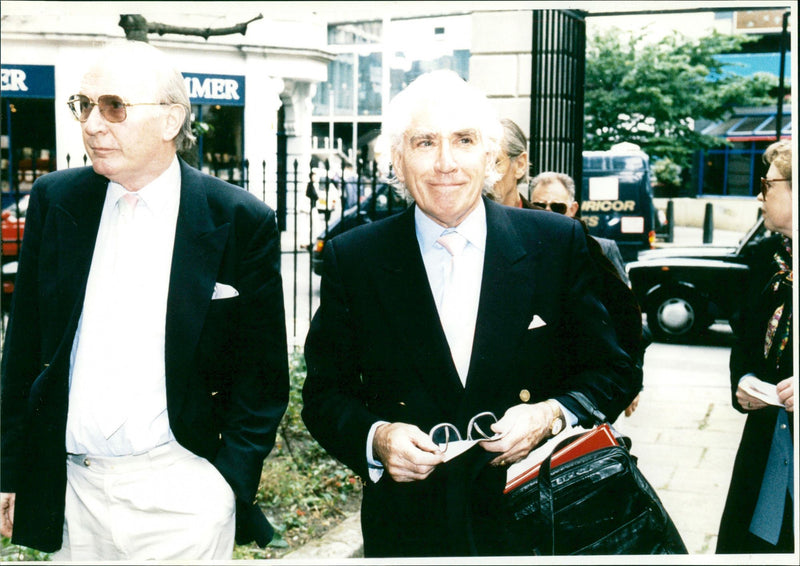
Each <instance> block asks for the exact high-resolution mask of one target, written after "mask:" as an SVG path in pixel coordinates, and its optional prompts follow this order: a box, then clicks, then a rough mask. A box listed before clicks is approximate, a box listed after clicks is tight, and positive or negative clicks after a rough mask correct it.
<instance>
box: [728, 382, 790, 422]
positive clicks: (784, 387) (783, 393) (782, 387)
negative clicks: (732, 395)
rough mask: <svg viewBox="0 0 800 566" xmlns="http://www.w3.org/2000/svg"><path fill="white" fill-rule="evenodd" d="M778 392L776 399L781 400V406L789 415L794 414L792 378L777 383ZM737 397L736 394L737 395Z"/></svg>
mask: <svg viewBox="0 0 800 566" xmlns="http://www.w3.org/2000/svg"><path fill="white" fill-rule="evenodd" d="M775 390H776V391H777V392H778V399H780V400H781V403H783V406H784V407H785V408H786V410H787V411H788V412H790V413H793V412H794V376H792V377H787V378H786V379H784V380H783V381H779V382H778V385H776V386H775ZM737 396H738V394H737Z"/></svg>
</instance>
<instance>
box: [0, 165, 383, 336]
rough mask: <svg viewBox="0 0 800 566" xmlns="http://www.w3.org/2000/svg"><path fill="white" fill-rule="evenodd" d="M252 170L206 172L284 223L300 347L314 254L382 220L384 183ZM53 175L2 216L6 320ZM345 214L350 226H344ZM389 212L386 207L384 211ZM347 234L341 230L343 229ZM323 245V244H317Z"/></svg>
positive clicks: (12, 196)
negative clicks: (26, 237) (32, 220)
mask: <svg viewBox="0 0 800 566" xmlns="http://www.w3.org/2000/svg"><path fill="white" fill-rule="evenodd" d="M65 161H66V163H67V165H68V166H72V167H74V166H82V165H86V164H87V163H88V159H87V157H86V156H85V155H84V156H83V157H82V158H79V159H78V163H77V164H76V163H75V161H76V160H75V159H74V158H73V157H71V156H69V155H68V156H66V157H65ZM252 166H253V165H252V164H251V163H250V162H249V161H247V160H245V161H243V162H241V163H236V164H232V163H220V164H217V165H216V166H215V164H213V163H206V164H204V166H203V170H204V171H206V172H207V173H209V174H211V175H214V176H216V177H219V178H221V179H223V180H226V181H228V182H230V183H232V184H235V185H238V186H240V187H242V188H243V189H245V190H247V191H249V192H251V193H253V194H255V196H256V197H258V198H260V200H262V201H264V202H266V203H268V204H270V206H272V207H273V208H274V209H275V211H276V215H277V218H278V226H279V229H280V235H281V256H282V257H281V274H282V277H283V280H284V296H285V307H286V315H287V333H288V335H289V341H290V344H295V345H299V344H300V343H301V341H302V340H303V339H304V337H305V329H306V328H307V327H308V325H309V324H310V321H311V318H312V316H313V313H314V310H315V309H316V307H317V305H318V301H319V298H318V297H319V291H318V290H319V277H318V276H317V275H316V274H315V272H314V261H312V255H314V254H315V245H316V247H317V250H316V253H317V255H319V253H320V252H321V249H320V246H321V245H322V242H324V241H325V237H326V235H327V234H328V232H329V231H331V230H332V231H334V233H335V231H336V228H337V226H338V224H339V223H342V224H343V225H344V224H347V226H348V227H350V226H352V225H357V224H359V223H366V222H369V221H371V220H372V219H374V218H375V217H376V199H374V198H373V199H370V198H369V196H370V195H372V194H374V193H375V192H376V188H377V187H378V186H379V183H381V184H382V185H384V184H385V183H382V182H381V181H380V179H379V175H378V171H377V163H375V162H371V161H370V162H366V161H365V160H359V161H358V164H357V166H356V168H355V169H352V168H349V167H338V168H334V167H332V166H331V164H330V162H329V161H325V162H319V161H318V160H316V159H315V160H312V161H311V162H310V163H309V164H308V166H307V168H306V169H305V171H308V172H309V173H302V172H301V168H300V164H299V162H298V161H297V159H295V160H293V161H292V163H291V165H290V166H289V167H285V166H282V165H281V164H280V163H279V165H278V167H277V168H276V170H275V174H274V175H273V176H270V175H268V174H267V169H268V164H267V160H262V161H261V162H260V163H258V164H256V165H255V166H256V167H258V168H259V169H260V172H261V174H260V183H259V185H258V186H253V183H252V181H251V175H250V168H251V167H252ZM48 172H49V171H47V170H44V171H40V172H39V173H40V174H39V173H37V174H35V175H33V176H29V177H28V178H26V179H25V180H24V182H22V183H20V182H17V183H12V184H13V185H14V187H13V191H10V192H7V193H5V194H4V197H6V198H5V201H4V209H3V210H4V213H3V228H2V236H3V241H2V267H3V270H2V277H1V278H0V281H2V287H3V293H2V298H1V299H0V300H1V301H2V312H3V315H4V316H3V323H2V328H0V331H4V329H5V315H6V314H7V313H8V309H9V306H10V299H11V295H12V293H13V284H14V279H15V275H16V269H15V267H16V266H15V262H16V260H17V259H18V253H19V248H20V245H21V241H22V237H23V234H24V220H23V221H19V220H18V219H24V216H25V208H26V196H27V194H28V193H29V188H30V186H31V185H32V184H33V181H35V179H36V178H38V177H39V176H41V175H42V174H46V173H48ZM393 202H394V201H393V200H392V199H389V200H388V214H392V213H393V212H396V211H397V210H393V209H392V203H393ZM345 211H346V216H347V219H348V220H349V221H348V222H347V223H344V222H342V220H341V219H342V216H343V213H345ZM383 213H384V214H385V213H386V210H385V209H384V210H383ZM339 229H341V227H339ZM318 240H319V242H320V243H319V244H317V241H318Z"/></svg>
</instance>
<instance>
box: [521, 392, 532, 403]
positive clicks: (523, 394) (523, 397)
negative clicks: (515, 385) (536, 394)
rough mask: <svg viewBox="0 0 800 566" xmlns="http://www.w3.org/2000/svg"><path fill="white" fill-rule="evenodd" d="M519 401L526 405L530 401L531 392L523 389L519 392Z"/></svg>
mask: <svg viewBox="0 0 800 566" xmlns="http://www.w3.org/2000/svg"><path fill="white" fill-rule="evenodd" d="M519 400H520V401H522V402H523V403H527V402H528V401H530V400H531V392H530V391H528V390H527V389H523V390H522V391H520V392H519Z"/></svg>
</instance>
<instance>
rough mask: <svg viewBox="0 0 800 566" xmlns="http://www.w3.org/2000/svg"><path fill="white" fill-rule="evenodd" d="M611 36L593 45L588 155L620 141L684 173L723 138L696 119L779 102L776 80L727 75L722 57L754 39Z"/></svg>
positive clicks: (615, 33) (590, 51)
mask: <svg viewBox="0 0 800 566" xmlns="http://www.w3.org/2000/svg"><path fill="white" fill-rule="evenodd" d="M645 37H646V36H645V32H644V31H641V32H640V33H639V34H635V33H628V32H622V31H620V30H618V29H612V30H609V31H607V32H605V33H602V34H598V35H596V36H594V37H592V38H590V39H589V41H588V45H587V50H586V90H585V137H584V149H587V150H606V149H609V148H610V147H611V146H612V145H614V144H616V143H620V142H631V143H635V144H637V145H639V146H640V147H641V148H642V149H643V150H644V151H645V152H647V153H648V154H649V155H651V156H652V157H654V158H656V159H658V158H669V159H671V160H672V162H674V163H675V164H677V165H678V166H680V167H687V166H689V164H690V163H691V158H692V155H693V153H694V152H695V151H696V150H698V149H706V148H709V147H718V146H719V145H720V139H719V138H716V137H710V136H704V135H702V134H700V132H698V131H696V130H695V129H694V124H695V121H697V120H720V119H723V118H725V117H726V115H727V114H728V113H729V112H730V111H731V109H732V108H733V107H734V106H761V105H765V104H771V103H774V102H775V101H774V99H773V98H772V97H770V96H769V94H768V93H769V90H770V89H771V88H773V87H774V86H775V85H776V84H777V78H776V77H774V76H773V75H770V74H766V73H765V74H757V75H755V76H752V77H741V76H738V75H733V74H731V73H724V72H723V69H722V64H721V63H720V62H719V61H717V60H716V58H715V56H716V55H719V54H723V53H732V52H735V51H739V50H740V49H741V46H742V45H743V44H744V43H745V42H747V41H750V40H749V38H746V37H743V36H740V35H736V36H732V35H724V34H720V33H717V32H713V33H712V34H711V35H709V36H706V37H703V38H699V39H688V38H686V37H684V36H683V35H682V34H680V33H679V32H673V33H672V34H671V35H668V36H667V37H665V38H664V39H662V40H661V41H659V42H657V43H646V42H645V41H644V39H645Z"/></svg>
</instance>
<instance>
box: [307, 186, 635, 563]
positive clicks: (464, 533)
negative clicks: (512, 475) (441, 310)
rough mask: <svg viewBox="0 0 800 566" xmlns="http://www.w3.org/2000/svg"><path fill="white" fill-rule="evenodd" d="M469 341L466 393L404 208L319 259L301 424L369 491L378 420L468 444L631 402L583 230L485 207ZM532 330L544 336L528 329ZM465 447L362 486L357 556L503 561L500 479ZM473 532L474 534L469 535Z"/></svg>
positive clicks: (554, 218)
mask: <svg viewBox="0 0 800 566" xmlns="http://www.w3.org/2000/svg"><path fill="white" fill-rule="evenodd" d="M484 202H485V205H486V219H487V228H488V232H487V240H486V252H485V259H484V270H483V280H482V287H481V294H480V303H479V309H478V316H477V324H476V332H475V339H474V344H473V350H472V357H471V363H470V368H469V372H468V377H467V384H466V387H463V386H462V385H461V382H460V380H459V377H458V374H457V372H456V369H455V367H454V365H453V362H452V359H451V357H450V351H449V348H448V346H447V341H446V338H445V336H444V332H443V330H442V327H441V324H440V322H439V318H438V315H437V311H436V306H435V303H434V299H433V295H432V293H431V290H430V286H429V284H428V279H427V275H426V272H425V267H424V265H423V262H422V257H421V255H420V251H419V246H418V243H417V239H416V235H415V228H414V212H413V210H414V209H413V207H412V208H410V209H409V210H407V211H405V212H404V213H402V214H400V215H397V216H394V217H391V218H389V219H386V220H383V221H380V222H375V223H372V224H370V225H367V226H364V227H361V228H357V229H354V230H351V231H349V232H347V233H345V234H343V235H341V236H339V237H337V238H334V239H333V240H331V241H330V242H329V243H328V244H327V245H326V247H325V252H324V253H325V259H324V265H325V272H324V274H323V277H322V286H321V303H320V307H319V310H318V311H317V313H316V315H315V316H314V319H313V321H312V325H311V329H310V331H309V334H308V337H307V340H306V347H305V354H306V361H307V365H308V376H307V378H306V382H305V386H304V391H303V393H304V408H303V418H304V421H305V423H306V425H307V427H308V429H309V430H310V431H311V433H312V435H314V437H315V438H316V439H317V440H318V441H319V442H320V443H321V444H322V446H323V447H324V448H325V449H326V450H328V451H329V452H330V453H331V454H333V455H334V456H335V457H336V458H338V459H339V460H341V461H342V462H344V463H345V464H347V465H348V466H349V467H350V468H352V469H353V470H354V471H356V472H357V473H358V474H360V475H361V476H362V477H364V478H367V477H368V468H367V460H366V442H367V435H368V432H369V429H370V427H371V426H372V424H373V423H375V422H376V421H378V420H385V421H390V422H394V421H400V422H405V423H411V424H414V425H417V426H418V427H419V428H421V429H422V430H423V431H427V430H429V429H430V428H431V427H433V426H434V425H435V424H437V423H441V422H449V423H453V424H455V425H456V426H458V427H460V428H461V429H462V433H463V434H465V433H466V431H465V430H464V428H466V425H467V422H468V421H469V419H470V418H471V417H472V416H473V415H475V414H477V413H479V412H482V411H487V410H488V411H493V412H494V413H495V415H497V416H498V418H499V417H501V416H502V415H503V414H504V412H505V411H506V409H508V408H509V407H511V406H513V405H516V404H519V403H521V402H522V401H521V398H523V399H524V398H525V397H526V393H525V392H527V393H528V394H529V395H530V402H531V403H534V402H538V401H542V400H544V399H548V398H556V399H558V400H559V401H561V402H562V403H564V405H565V406H567V408H569V409H570V410H572V411H573V412H574V413H575V414H576V415H578V416H579V417H580V418H582V419H588V415H586V414H585V413H584V412H583V411H582V410H581V409H580V407H578V406H576V405H575V403H573V402H571V400H570V399H569V398H567V397H564V394H565V393H566V392H568V391H572V390H576V391H581V392H583V393H585V394H586V395H587V396H588V397H589V398H590V399H591V400H593V401H594V402H595V404H596V405H597V406H598V408H599V409H600V410H601V411H603V412H604V413H605V414H606V415H609V416H610V417H612V418H614V417H616V415H618V414H619V413H620V412H621V411H622V410H624V408H625V407H626V406H627V404H628V403H629V402H630V400H631V399H632V398H633V397H634V396H635V395H636V392H638V390H639V388H640V386H641V372H640V371H639V370H638V369H637V368H636V367H635V365H634V364H633V362H632V360H631V359H630V357H629V356H628V355H627V354H626V353H625V352H624V351H623V350H622V349H621V348H620V347H619V346H618V344H617V342H616V339H615V334H614V330H613V327H612V326H611V325H610V324H609V319H608V314H607V313H606V311H605V309H604V308H603V306H602V304H601V303H600V301H599V300H598V298H597V297H596V296H595V293H594V289H595V286H596V284H597V273H596V271H595V268H594V264H593V262H592V260H591V258H590V256H589V253H588V251H587V248H586V238H585V235H584V232H583V229H582V227H581V225H580V224H579V223H578V222H576V221H574V220H571V219H568V218H566V217H563V216H560V215H555V214H550V213H547V212H543V211H531V210H522V209H516V208H510V207H504V206H501V205H498V204H495V203H493V202H490V201H488V200H484ZM534 315H538V316H539V317H540V318H541V319H542V320H543V321H544V322H545V325H544V326H541V327H539V328H534V329H529V326H530V325H531V322H532V319H533V317H534ZM490 458H491V456H490V455H489V454H488V453H486V452H485V451H483V450H482V449H480V447H475V448H473V449H472V450H470V451H469V452H468V453H467V454H465V455H462V456H459V457H458V458H456V459H454V460H452V461H451V462H448V463H447V464H444V465H442V466H440V467H439V468H438V469H437V470H436V471H435V472H434V473H433V474H432V475H431V476H429V478H428V479H426V480H424V481H421V482H413V483H395V482H393V481H392V479H391V478H390V477H389V476H388V474H387V475H384V477H383V478H382V479H381V480H380V481H379V482H377V483H372V482H371V481H369V480H366V487H365V491H364V499H363V504H362V529H363V534H364V545H365V547H364V548H365V554H366V555H367V556H403V555H405V556H414V555H417V556H434V555H466V554H502V553H504V551H506V552H507V551H508V549H509V547H508V546H506V545H505V541H503V540H502V539H503V537H504V536H505V535H504V534H503V532H502V529H495V528H494V527H497V526H499V525H500V522H499V521H497V520H495V519H497V518H498V517H499V516H500V515H502V513H501V512H500V507H501V505H502V501H501V493H502V489H503V485H504V483H505V470H504V469H501V468H490V467H489V466H486V463H487V462H488V460H489V459H490ZM478 532H480V533H481V534H476V533H478Z"/></svg>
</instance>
